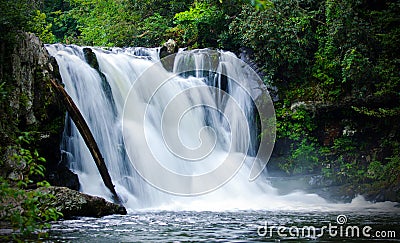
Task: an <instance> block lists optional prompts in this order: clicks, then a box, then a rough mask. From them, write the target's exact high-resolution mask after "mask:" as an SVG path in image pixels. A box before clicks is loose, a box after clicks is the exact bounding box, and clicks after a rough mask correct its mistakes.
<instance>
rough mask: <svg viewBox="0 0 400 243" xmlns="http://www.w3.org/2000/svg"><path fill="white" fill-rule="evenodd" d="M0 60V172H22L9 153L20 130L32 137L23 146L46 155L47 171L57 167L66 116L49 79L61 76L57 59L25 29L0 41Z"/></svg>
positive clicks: (12, 175) (13, 174) (9, 174)
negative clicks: (0, 162)
mask: <svg viewBox="0 0 400 243" xmlns="http://www.w3.org/2000/svg"><path fill="white" fill-rule="evenodd" d="M0 60H1V62H0V79H1V82H0V84H1V85H2V87H1V91H2V92H1V95H2V96H1V99H0V101H1V102H0V113H1V117H0V149H1V153H0V154H1V156H2V158H1V160H2V161H3V162H4V163H3V164H2V165H1V167H3V168H2V169H1V172H0V173H1V176H3V177H6V178H15V177H17V178H18V177H19V176H21V173H22V172H21V171H18V170H21V168H18V166H16V165H15V162H12V160H11V159H10V156H11V155H12V154H13V153H15V151H14V150H15V148H13V146H14V147H15V146H16V145H17V140H18V137H19V136H20V135H21V133H23V132H25V133H26V132H27V133H29V137H30V138H31V139H32V140H31V141H30V143H29V144H27V145H25V146H28V147H29V148H28V149H37V151H38V153H39V155H40V156H41V157H44V158H45V159H46V163H45V164H46V167H47V173H48V174H50V173H52V171H55V170H58V168H57V167H58V164H59V161H60V158H61V156H60V147H59V144H60V139H61V135H62V131H63V127H64V117H65V109H64V107H63V106H62V105H61V103H59V102H58V99H57V97H56V94H55V92H53V90H52V88H51V84H50V82H49V80H50V79H55V80H60V79H61V78H60V75H59V72H58V66H57V63H56V61H55V59H54V58H53V57H50V56H49V54H48V52H47V50H46V49H45V48H44V45H43V43H42V42H41V41H40V40H39V38H38V37H36V36H35V35H34V34H31V33H24V32H20V33H18V34H17V35H16V37H15V38H13V39H12V40H11V39H10V40H2V41H1V53H0ZM22 167H23V166H22ZM53 177H54V176H53ZM50 181H51V178H50Z"/></svg>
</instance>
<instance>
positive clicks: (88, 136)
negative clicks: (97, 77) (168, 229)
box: [50, 79, 121, 204]
mask: <svg viewBox="0 0 400 243" xmlns="http://www.w3.org/2000/svg"><path fill="white" fill-rule="evenodd" d="M50 82H51V84H52V86H53V87H54V88H55V89H56V91H57V94H58V95H59V97H60V99H61V100H62V102H63V104H64V105H65V106H66V108H67V111H68V113H69V115H70V116H71V118H72V120H73V121H74V123H75V125H76V127H77V128H78V130H79V132H80V134H81V135H82V137H83V140H85V143H86V146H87V147H88V148H89V151H90V153H91V154H92V157H93V159H94V161H95V162H96V166H97V169H98V170H99V172H100V175H101V178H102V179H103V182H104V184H105V185H106V187H107V188H108V189H109V190H110V191H111V193H112V194H113V197H114V198H113V199H114V200H115V201H116V202H117V203H119V204H121V200H120V198H119V197H118V194H117V192H116V191H115V188H114V185H113V183H112V180H111V177H110V174H109V173H108V170H107V166H106V164H105V163H104V158H103V156H102V155H101V153H100V149H99V147H98V146H97V143H96V141H95V139H94V137H93V135H92V132H91V131H90V129H89V126H88V125H87V123H86V121H85V119H84V118H83V116H82V114H81V112H80V111H79V109H78V107H77V106H76V105H75V103H74V101H73V100H72V98H71V97H70V96H69V95H68V93H67V92H66V91H65V89H64V87H63V86H62V85H60V84H58V83H57V82H56V81H55V80H53V79H50Z"/></svg>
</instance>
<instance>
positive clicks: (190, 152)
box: [46, 44, 393, 211]
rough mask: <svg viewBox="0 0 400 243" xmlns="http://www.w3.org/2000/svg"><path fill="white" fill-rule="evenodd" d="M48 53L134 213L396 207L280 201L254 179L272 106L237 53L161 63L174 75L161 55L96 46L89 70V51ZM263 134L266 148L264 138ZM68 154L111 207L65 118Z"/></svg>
mask: <svg viewBox="0 0 400 243" xmlns="http://www.w3.org/2000/svg"><path fill="white" fill-rule="evenodd" d="M46 48H47V49H48V51H49V53H50V54H51V55H52V56H54V57H55V58H56V59H57V62H58V64H59V70H60V74H61V76H62V79H63V82H64V84H65V89H66V91H67V92H68V94H69V95H70V96H71V97H72V98H73V100H74V101H75V103H76V105H77V106H78V108H79V109H80V111H81V113H82V115H83V116H84V118H85V120H86V121H87V123H88V125H89V127H90V129H91V131H92V133H93V135H94V138H95V139H96V141H97V143H98V145H99V148H100V150H101V152H102V155H103V157H104V160H105V162H106V164H107V168H108V170H109V173H110V175H111V177H112V180H113V182H114V184H115V188H116V191H117V192H118V194H119V195H120V196H121V198H122V200H123V203H124V205H125V206H126V207H127V208H128V210H131V211H132V210H138V209H157V210H158V209H160V210H196V211H197V210H200V211H204V210H212V211H214V210H232V209H262V210H304V209H308V210H310V209H312V210H325V211H326V210H328V211H329V210H340V209H347V210H354V209H360V208H369V209H371V208H375V209H380V210H387V209H388V208H392V207H393V204H390V203H386V204H371V203H369V202H366V201H365V200H363V199H362V198H360V197H359V198H356V199H355V200H354V201H353V202H352V203H351V204H333V203H328V202H326V201H325V200H324V199H322V198H320V197H319V196H317V195H315V194H305V193H303V192H295V193H291V194H288V195H284V196H281V195H278V193H277V190H276V189H275V188H273V187H271V186H270V185H269V183H268V181H267V180H266V179H265V176H263V175H261V176H259V177H258V178H257V176H258V175H260V173H261V171H262V169H263V167H264V166H265V164H266V162H267V160H268V158H269V156H270V153H271V152H272V147H273V140H274V136H275V133H274V131H275V130H274V129H275V128H274V122H275V120H274V119H275V117H274V113H273V106H272V102H271V101H270V98H269V95H268V93H266V89H265V87H264V86H263V85H262V82H261V80H260V79H259V78H258V76H257V77H256V75H255V73H254V71H252V70H250V69H249V67H248V66H246V65H245V64H244V63H242V62H238V61H237V58H236V57H235V56H234V55H233V54H232V53H228V52H222V51H210V50H194V51H186V52H179V53H178V55H177V56H176V57H174V58H173V59H167V60H166V61H165V62H164V66H169V65H170V64H171V63H172V64H173V65H170V66H171V69H172V70H170V71H167V70H166V69H165V68H164V66H163V65H161V63H160V60H159V57H158V56H159V55H158V54H159V53H158V52H159V49H157V48H150V49H146V48H125V49H121V48H113V49H108V50H105V49H101V48H94V47H90V48H91V49H92V51H93V52H94V54H95V55H96V58H97V63H98V69H94V68H92V67H91V66H90V65H89V64H88V63H87V61H86V58H85V55H84V48H83V47H79V46H74V45H68V46H65V45H60V44H55V45H47V46H46ZM235 63H236V64H235ZM233 64H234V65H233ZM260 104H261V105H260ZM256 111H257V112H256ZM263 112H264V113H263ZM257 114H258V116H257ZM264 118H266V119H264ZM260 120H262V122H261V121H260ZM264 122H265V124H266V125H265V124H264V125H265V126H263V124H262V123H264ZM261 132H262V133H263V136H262V137H263V139H266V142H265V141H264V140H263V139H259V138H258V135H259V133H261ZM61 149H62V152H63V154H64V155H65V157H66V158H67V161H68V166H69V168H70V169H71V170H72V171H74V172H75V173H77V174H78V177H79V181H80V184H81V191H83V192H85V193H88V194H93V195H98V196H102V197H105V198H106V199H108V200H110V199H111V198H112V195H111V194H110V192H109V191H108V190H107V189H106V187H105V186H104V184H103V182H102V180H101V178H100V175H99V173H98V170H97V168H96V166H95V163H94V161H93V159H92V157H91V155H90V153H89V150H88V149H87V147H86V145H85V143H84V141H83V139H82V138H81V136H80V135H79V132H78V130H77V128H76V127H75V125H74V124H73V122H72V121H71V119H70V118H69V117H68V116H67V117H66V127H65V130H64V135H63V141H62V144H61ZM255 178H257V179H255Z"/></svg>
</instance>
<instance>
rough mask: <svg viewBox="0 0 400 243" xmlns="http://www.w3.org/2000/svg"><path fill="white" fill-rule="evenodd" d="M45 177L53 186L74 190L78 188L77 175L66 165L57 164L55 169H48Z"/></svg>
mask: <svg viewBox="0 0 400 243" xmlns="http://www.w3.org/2000/svg"><path fill="white" fill-rule="evenodd" d="M47 178H48V179H47V180H48V182H49V183H50V184H51V185H53V186H63V187H67V188H69V189H72V190H76V191H79V189H80V185H79V178H78V175H77V174H75V173H74V172H72V171H71V170H70V169H68V168H67V167H66V166H63V165H59V166H57V168H56V169H55V170H52V171H50V173H49V174H48V176H47Z"/></svg>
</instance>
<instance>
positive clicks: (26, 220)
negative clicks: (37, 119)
mask: <svg viewBox="0 0 400 243" xmlns="http://www.w3.org/2000/svg"><path fill="white" fill-rule="evenodd" d="M33 139H34V137H33V136H32V133H29V132H23V133H22V134H21V136H19V137H18V140H17V145H16V146H13V147H11V149H14V151H16V152H15V153H14V154H13V155H12V157H11V158H9V159H10V160H12V161H14V163H16V164H17V165H18V167H20V168H26V169H25V170H24V171H22V172H23V176H22V178H20V179H14V180H12V181H9V180H6V179H4V178H3V177H0V195H1V197H0V212H1V213H0V219H1V220H2V221H3V222H8V223H9V224H10V225H11V227H12V228H13V229H14V230H16V232H15V234H13V237H14V238H15V239H19V238H20V237H22V238H25V237H32V234H33V233H37V235H38V237H43V236H46V232H45V231H43V230H44V229H47V228H49V227H50V224H49V223H48V221H51V220H57V219H58V218H59V217H60V216H62V214H61V213H60V212H58V211H57V210H56V209H55V208H52V207H48V206H46V205H45V204H43V203H41V202H46V201H48V200H51V199H52V198H54V196H53V195H51V194H48V193H42V192H40V191H37V190H33V191H32V190H31V191H27V190H26V189H25V188H26V187H27V186H28V185H29V184H31V183H32V182H33V181H32V180H31V177H38V178H41V177H43V176H44V170H45V167H44V165H43V163H44V162H45V159H44V158H43V157H41V156H39V154H38V152H37V151H36V150H34V151H31V150H30V149H26V148H24V147H25V146H28V147H29V144H30V143H31V142H32V141H33ZM36 186H38V187H48V186H50V184H49V183H48V182H47V181H44V180H42V181H39V182H37V183H36Z"/></svg>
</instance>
